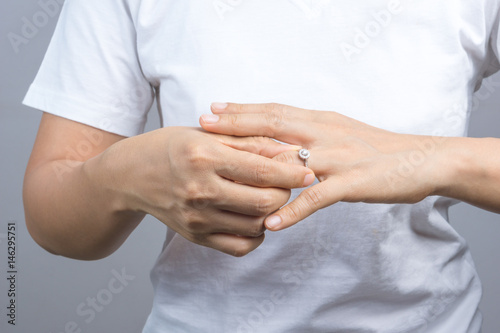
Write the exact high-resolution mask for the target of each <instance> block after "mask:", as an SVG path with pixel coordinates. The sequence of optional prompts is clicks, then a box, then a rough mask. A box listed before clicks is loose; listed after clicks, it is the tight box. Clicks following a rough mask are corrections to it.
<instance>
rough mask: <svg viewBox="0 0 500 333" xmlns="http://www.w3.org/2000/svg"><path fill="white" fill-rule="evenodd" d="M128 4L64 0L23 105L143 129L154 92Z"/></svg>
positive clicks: (118, 128) (102, 125) (127, 132)
mask: <svg viewBox="0 0 500 333" xmlns="http://www.w3.org/2000/svg"><path fill="white" fill-rule="evenodd" d="M127 3H128V1H117V0H85V1H80V0H66V2H65V4H64V6H63V9H62V12H61V15H60V18H59V22H58V24H57V27H56V30H55V33H54V35H53V37H52V40H51V42H50V45H49V48H48V50H47V53H46V55H45V58H44V60H43V62H42V65H41V67H40V69H39V71H38V74H37V76H36V78H35V80H34V82H33V83H32V84H31V86H30V88H29V90H28V93H27V94H26V96H25V98H24V101H23V103H24V104H25V105H27V106H31V107H33V108H36V109H40V110H42V111H44V112H48V113H51V114H54V115H57V116H60V117H64V118H67V119H70V120H73V121H77V122H80V123H83V124H86V125H90V126H93V127H96V128H99V129H102V130H105V131H108V132H112V133H116V134H119V135H123V136H133V135H137V134H140V133H142V132H143V131H144V125H145V123H146V118H147V112H148V111H149V109H150V107H151V105H152V103H153V99H154V94H153V88H152V86H151V85H150V83H149V82H148V80H147V79H146V78H145V77H144V75H143V73H142V71H141V66H140V62H139V59H138V55H137V49H136V30H135V27H134V22H133V18H132V15H133V14H132V12H131V9H130V8H128V5H127Z"/></svg>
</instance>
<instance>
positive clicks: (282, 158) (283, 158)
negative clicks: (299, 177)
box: [275, 153, 296, 164]
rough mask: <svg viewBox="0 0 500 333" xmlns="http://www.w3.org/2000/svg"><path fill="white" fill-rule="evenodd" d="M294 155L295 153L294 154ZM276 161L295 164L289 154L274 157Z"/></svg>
mask: <svg viewBox="0 0 500 333" xmlns="http://www.w3.org/2000/svg"><path fill="white" fill-rule="evenodd" d="M295 154H296V153H295ZM275 159H276V161H278V162H282V163H286V164H295V156H293V155H292V154H290V153H285V154H279V155H278V156H276V158H275Z"/></svg>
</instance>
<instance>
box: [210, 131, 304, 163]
mask: <svg viewBox="0 0 500 333" xmlns="http://www.w3.org/2000/svg"><path fill="white" fill-rule="evenodd" d="M217 139H218V140H219V141H220V142H221V143H223V144H225V145H226V146H228V147H231V148H234V149H238V150H244V151H247V152H249V153H253V154H258V155H261V156H265V157H269V158H273V157H274V156H276V155H278V154H281V153H284V152H287V151H298V150H300V149H301V148H302V147H301V146H294V145H287V144H283V143H279V142H276V141H274V140H273V139H271V138H268V137H263V136H252V137H235V136H227V135H218V136H217Z"/></svg>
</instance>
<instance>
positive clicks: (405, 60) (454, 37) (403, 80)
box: [25, 0, 500, 333]
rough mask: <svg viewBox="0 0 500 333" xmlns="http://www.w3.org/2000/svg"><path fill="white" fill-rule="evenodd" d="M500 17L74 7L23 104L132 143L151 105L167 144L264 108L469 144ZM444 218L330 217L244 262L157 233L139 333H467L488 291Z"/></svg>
mask: <svg viewBox="0 0 500 333" xmlns="http://www.w3.org/2000/svg"><path fill="white" fill-rule="evenodd" d="M499 9H500V1H499V0H476V1H472V0H469V1H457V0H442V1H435V0H419V1H416V0H401V1H399V0H357V1H336V0H318V1H306V0H273V1H268V0H251V1H250V0H249V1H244V0H238V1H234V0H210V1H207V0H190V1H188V0H183V1H178V0H161V1H160V0H123V1H116V0H87V1H76V0H67V1H66V3H65V5H64V9H63V12H62V14H61V18H60V22H59V24H58V27H57V29H56V32H55V35H54V37H53V40H52V42H51V45H50V47H49V50H48V52H47V55H46V57H45V59H44V62H43V64H42V67H41V69H40V71H39V73H38V75H37V77H36V80H35V82H34V83H33V85H32V86H31V88H30V90H29V92H28V94H27V96H26V98H25V103H26V104H27V105H30V106H32V107H35V108H38V109H41V110H44V111H46V112H50V113H53V114H56V115H59V116H62V117H65V118H69V119H72V120H75V121H78V122H82V123H85V124H88V125H91V126H94V127H98V128H101V129H103V130H106V131H110V132H114V133H118V134H122V135H126V136H132V135H136V134H139V133H141V131H142V130H143V128H144V123H145V120H146V113H147V111H148V110H149V108H150V106H151V104H152V102H153V99H154V97H155V94H156V97H157V101H158V104H159V107H160V113H161V115H162V119H163V122H164V126H174V125H175V126H197V125H198V117H199V116H200V115H201V114H203V113H207V112H209V105H210V103H211V102H213V101H232V102H240V103H243V102H253V103H257V102H271V101H272V102H278V103H285V104H290V105H294V106H298V107H304V108H310V109H320V110H335V111H337V112H340V113H342V114H345V115H347V116H350V117H353V118H355V119H358V120H360V121H363V122H366V123H368V124H371V125H374V126H377V127H381V128H384V129H387V130H391V131H394V132H400V133H414V134H433V135H442V136H463V135H466V132H467V123H468V117H469V113H470V111H471V109H472V101H473V93H474V91H475V90H476V89H477V88H478V87H479V85H480V83H481V80H482V79H483V78H484V77H486V76H488V75H490V74H492V73H493V72H495V71H496V70H497V69H498V68H499V67H500V66H499V62H498V58H499V57H498V56H499V49H500V41H499V34H498V32H499ZM432 149H433V143H432V142H431V143H429V144H428V145H427V146H425V147H422V154H424V155H425V154H426V153H428V152H429V151H431V150H432ZM421 157H422V156H415V158H414V159H412V160H408V161H405V162H404V163H402V170H401V172H402V173H404V172H407V173H408V172H409V173H411V170H412V168H415V167H418V163H419V158H421ZM399 176H401V175H399V174H398V175H389V178H388V180H390V181H392V183H391V184H393V185H394V184H395V185H396V186H397V179H398V178H397V177H399ZM296 194H297V193H296V192H295V193H294V195H296ZM453 203H454V201H453V200H450V199H447V198H441V197H429V198H427V199H425V200H423V201H422V202H420V203H418V204H415V205H407V204H404V205H388V204H364V203H359V204H352V203H339V204H336V205H334V206H331V207H329V208H326V209H323V210H321V211H319V212H317V213H315V214H314V215H313V216H311V217H310V218H308V219H306V220H305V221H303V222H301V223H299V224H297V225H296V226H294V227H292V228H290V229H287V230H285V231H281V232H276V233H268V234H267V237H266V240H265V242H264V243H263V245H262V246H261V247H259V248H258V249H257V250H255V251H254V252H252V253H250V254H249V255H247V256H245V257H243V258H233V257H230V256H228V255H225V254H222V253H219V252H217V251H215V250H212V249H208V248H205V247H201V246H198V245H195V244H193V243H190V242H188V241H187V240H185V239H184V238H182V237H181V236H179V235H177V234H175V233H174V232H173V231H171V230H168V233H167V237H166V241H165V246H164V249H163V252H162V253H161V255H160V256H159V258H158V261H157V263H156V265H155V267H154V269H153V271H152V281H153V284H154V287H155V291H156V294H155V299H154V306H153V310H152V313H151V315H150V317H149V319H148V321H147V323H146V326H145V328H144V332H146V333H160V332H168V333H174V332H183V333H185V332H237V333H247V332H260V333H267V332H269V333H276V332H308V333H313V332H357V333H361V332H439V333H443V332H453V333H455V332H473V333H476V332H478V331H479V330H480V325H481V316H480V314H479V312H478V311H477V306H478V303H479V300H480V297H481V287H480V282H479V279H478V277H477V274H476V271H475V269H474V264H473V262H472V259H471V257H470V254H469V250H468V248H467V245H466V243H465V241H464V240H463V239H462V238H461V237H460V236H459V235H458V234H457V232H456V231H455V230H454V229H453V228H452V227H451V226H450V224H449V223H448V214H447V212H448V207H449V206H450V205H451V204H453Z"/></svg>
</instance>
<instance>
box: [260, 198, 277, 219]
mask: <svg viewBox="0 0 500 333" xmlns="http://www.w3.org/2000/svg"><path fill="white" fill-rule="evenodd" d="M274 206H275V205H274V200H273V198H272V196H271V195H270V194H262V195H261V196H260V197H259V198H258V200H257V202H256V204H255V210H256V212H257V214H259V215H260V216H264V215H267V214H270V213H271V212H272V211H273V210H274Z"/></svg>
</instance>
